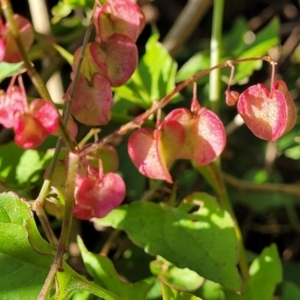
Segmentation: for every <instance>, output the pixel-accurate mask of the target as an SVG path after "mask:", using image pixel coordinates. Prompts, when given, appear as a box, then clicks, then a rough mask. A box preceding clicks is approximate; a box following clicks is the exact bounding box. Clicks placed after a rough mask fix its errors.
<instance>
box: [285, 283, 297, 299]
mask: <svg viewBox="0 0 300 300" xmlns="http://www.w3.org/2000/svg"><path fill="white" fill-rule="evenodd" d="M282 299H283V300H295V299H300V287H299V286H298V285H296V284H295V283H293V282H289V281H286V282H284V284H283V298H282Z"/></svg>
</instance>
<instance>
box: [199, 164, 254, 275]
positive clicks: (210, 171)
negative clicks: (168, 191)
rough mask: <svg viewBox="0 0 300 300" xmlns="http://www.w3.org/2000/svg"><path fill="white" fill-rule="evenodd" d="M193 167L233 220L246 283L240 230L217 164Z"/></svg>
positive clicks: (247, 271) (246, 269)
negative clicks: (210, 187)
mask: <svg viewBox="0 0 300 300" xmlns="http://www.w3.org/2000/svg"><path fill="white" fill-rule="evenodd" d="M194 167H195V168H196V169H197V170H198V171H199V172H200V173H201V174H202V176H203V177H204V178H205V179H206V181H207V182H208V183H209V184H210V185H211V186H212V188H213V189H214V191H215V193H216V194H217V197H218V200H219V202H220V205H221V206H222V208H223V209H224V210H226V211H227V212H228V213H229V214H230V216H231V218H232V220H233V223H234V231H235V235H236V238H237V241H238V251H239V261H238V265H239V267H240V271H241V274H242V277H243V279H244V280H245V281H246V280H248V279H249V269H248V262H247V257H246V251H245V247H244V242H243V236H242V232H241V229H240V227H239V225H238V222H237V219H236V216H235V213H234V211H233V208H232V205H231V202H230V200H229V197H228V193H227V189H226V186H225V184H224V180H223V177H222V173H221V170H220V168H219V166H218V164H217V163H211V164H209V165H207V166H203V167H199V166H196V165H194Z"/></svg>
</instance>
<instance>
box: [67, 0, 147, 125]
mask: <svg viewBox="0 0 300 300" xmlns="http://www.w3.org/2000/svg"><path fill="white" fill-rule="evenodd" d="M144 25H145V17H144V14H143V12H142V11H141V9H140V7H139V6H138V5H137V4H136V3H135V2H133V1H132V0H107V1H106V2H105V4H102V5H99V6H98V7H97V9H96V10H95V13H94V26H95V28H96V38H95V41H93V42H92V43H89V44H88V45H87V46H86V47H85V49H84V53H83V61H82V64H81V68H80V77H79V80H78V82H77V84H76V87H75V93H74V97H73V104H72V115H73V116H74V117H75V119H77V120H78V121H79V122H81V123H83V124H85V125H90V126H97V125H104V124H107V123H108V122H109V119H110V109H111V107H112V104H113V100H112V91H111V87H117V86H121V85H123V84H124V83H125V82H126V81H127V80H128V79H129V78H130V77H131V75H132V73H133V72H134V70H135V68H136V66H137V62H138V51H137V47H136V44H135V42H136V40H137V38H138V36H139V34H140V33H141V31H142V30H143V28H144ZM81 52H82V49H81V48H79V49H78V50H77V51H76V52H75V54H74V61H73V66H72V69H73V73H72V74H71V78H72V79H74V72H75V71H76V70H77V68H78V62H79V59H80V57H81ZM72 85H73V83H71V85H70V87H69V89H68V91H67V93H66V95H65V98H66V99H67V98H68V95H69V93H70V90H71V88H72Z"/></svg>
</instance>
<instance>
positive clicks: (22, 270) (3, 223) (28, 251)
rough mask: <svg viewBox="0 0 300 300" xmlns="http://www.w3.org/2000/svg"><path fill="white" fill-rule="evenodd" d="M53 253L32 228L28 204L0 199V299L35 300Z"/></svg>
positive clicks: (12, 197) (3, 196) (11, 197)
mask: <svg viewBox="0 0 300 300" xmlns="http://www.w3.org/2000/svg"><path fill="white" fill-rule="evenodd" d="M54 254H55V252H54V251H53V249H52V248H51V247H50V245H48V244H47V243H46V241H44V240H43V239H42V238H41V237H40V235H39V233H38V231H37V228H36V225H35V223H34V219H33V217H32V214H31V212H30V208H29V204H27V203H26V202H25V201H23V200H21V199H19V198H17V196H16V195H15V194H13V193H4V194H1V195H0V265H1V272H0V299H1V300H6V299H7V300H11V299H14V300H18V299H20V300H23V299H36V298H37V295H38V294H39V292H40V289H41V288H42V286H43V283H44V281H45V279H46V277H47V274H48V271H49V269H50V265H51V264H52V262H53V257H54Z"/></svg>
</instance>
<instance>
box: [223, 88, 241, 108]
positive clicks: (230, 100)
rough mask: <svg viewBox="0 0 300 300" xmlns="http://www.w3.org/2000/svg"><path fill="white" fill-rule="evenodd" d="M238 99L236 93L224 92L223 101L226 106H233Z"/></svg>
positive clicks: (238, 95)
mask: <svg viewBox="0 0 300 300" xmlns="http://www.w3.org/2000/svg"><path fill="white" fill-rule="evenodd" d="M239 97H240V94H239V93H238V92H236V91H229V90H226V91H225V101H226V104H227V105H228V106H233V105H235V104H236V102H237V101H238V99H239Z"/></svg>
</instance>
